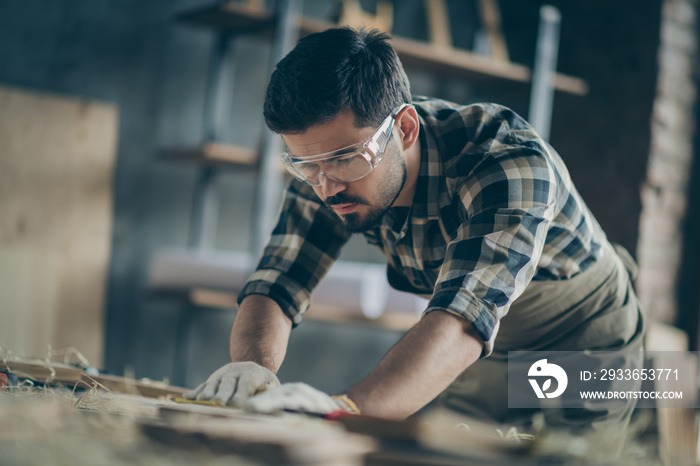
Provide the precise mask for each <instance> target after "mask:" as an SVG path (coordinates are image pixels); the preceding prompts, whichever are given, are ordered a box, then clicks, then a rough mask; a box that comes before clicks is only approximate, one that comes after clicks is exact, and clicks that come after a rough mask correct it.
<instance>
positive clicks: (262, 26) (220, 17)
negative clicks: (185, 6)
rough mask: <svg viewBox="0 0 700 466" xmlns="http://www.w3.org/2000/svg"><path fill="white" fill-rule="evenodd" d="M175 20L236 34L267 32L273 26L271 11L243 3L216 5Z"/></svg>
mask: <svg viewBox="0 0 700 466" xmlns="http://www.w3.org/2000/svg"><path fill="white" fill-rule="evenodd" d="M176 19H177V20H178V21H181V22H184V23H189V24H192V25H196V26H204V27H214V28H217V29H222V30H226V31H231V32H238V33H255V32H262V31H269V30H271V29H272V28H273V27H274V25H275V14H274V13H273V12H272V11H270V10H267V9H260V8H254V7H251V6H250V5H248V4H247V3H243V2H224V3H216V4H214V5H210V6H206V7H203V8H197V9H195V10H192V11H188V12H187V13H182V14H179V15H177V17H176Z"/></svg>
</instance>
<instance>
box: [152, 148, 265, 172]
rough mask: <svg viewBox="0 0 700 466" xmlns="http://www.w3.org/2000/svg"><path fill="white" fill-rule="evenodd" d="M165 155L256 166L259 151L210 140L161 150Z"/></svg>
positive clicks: (240, 165)
mask: <svg viewBox="0 0 700 466" xmlns="http://www.w3.org/2000/svg"><path fill="white" fill-rule="evenodd" d="M161 154H162V155H163V157H165V158H168V159H172V160H179V161H189V162H196V163H204V164H215V165H228V166H239V167H256V166H257V164H258V153H257V151H255V150H253V149H249V148H246V147H241V146H236V145H233V144H224V143H220V142H208V143H205V144H202V145H198V146H184V147H172V148H168V149H164V150H163V151H161Z"/></svg>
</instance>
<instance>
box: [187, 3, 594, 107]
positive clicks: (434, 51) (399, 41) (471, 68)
mask: <svg viewBox="0 0 700 466" xmlns="http://www.w3.org/2000/svg"><path fill="white" fill-rule="evenodd" d="M177 19H178V20H180V21H183V22H187V23H190V24H196V25H199V26H207V27H213V28H217V29H223V30H227V31H235V32H239V33H251V32H260V31H269V30H270V29H271V28H272V27H273V25H274V23H275V15H274V13H272V12H271V11H270V10H260V9H257V8H251V7H250V6H248V5H247V4H246V3H242V2H224V3H218V4H214V5H211V6H207V7H204V8H199V9H197V10H193V11H190V12H187V13H184V14H181V15H179V16H178V17H177ZM336 26H337V25H336V24H334V23H331V22H329V21H322V20H317V19H312V18H301V20H300V22H299V29H300V31H301V34H302V35H308V34H311V33H313V32H321V31H325V30H326V29H328V28H331V27H336ZM391 43H392V45H393V46H394V48H395V49H396V51H397V52H398V54H399V57H400V58H401V61H402V62H403V63H404V64H405V65H408V66H415V67H422V68H425V69H427V70H428V71H430V72H433V73H438V74H442V75H445V76H451V77H457V78H465V79H468V80H469V81H470V82H477V83H498V82H500V83H520V84H528V83H530V79H531V76H532V72H531V70H530V68H529V67H527V66H524V65H520V64H517V63H512V62H506V61H499V60H493V59H491V58H488V57H484V56H481V55H477V54H475V53H472V52H469V51H467V50H461V49H455V48H448V47H438V46H435V45H432V44H430V43H428V42H421V41H417V40H413V39H407V38H403V37H394V38H393V39H392V41H391ZM554 88H555V89H556V90H558V91H561V92H566V93H569V94H574V95H586V94H587V93H588V84H586V82H585V81H584V80H582V79H579V78H575V77H572V76H567V75H564V74H561V73H557V74H555V77H554Z"/></svg>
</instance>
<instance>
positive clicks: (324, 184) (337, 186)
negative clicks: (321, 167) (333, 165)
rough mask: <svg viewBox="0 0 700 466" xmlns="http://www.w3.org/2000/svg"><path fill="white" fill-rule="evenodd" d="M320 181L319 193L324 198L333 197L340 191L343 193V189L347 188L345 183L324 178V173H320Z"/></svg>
mask: <svg viewBox="0 0 700 466" xmlns="http://www.w3.org/2000/svg"><path fill="white" fill-rule="evenodd" d="M320 181H321V192H322V193H323V195H324V197H331V196H334V195H336V194H338V193H339V192H340V191H344V190H345V188H347V187H348V185H347V183H343V182H342V181H335V180H333V179H331V178H328V176H326V174H325V173H321V175H320Z"/></svg>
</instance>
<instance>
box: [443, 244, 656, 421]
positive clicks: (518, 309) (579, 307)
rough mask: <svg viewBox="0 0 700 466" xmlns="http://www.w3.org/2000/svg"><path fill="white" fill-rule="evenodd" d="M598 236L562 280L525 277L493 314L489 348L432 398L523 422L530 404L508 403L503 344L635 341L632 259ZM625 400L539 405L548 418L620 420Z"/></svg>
mask: <svg viewBox="0 0 700 466" xmlns="http://www.w3.org/2000/svg"><path fill="white" fill-rule="evenodd" d="M616 248H619V249H618V250H619V251H620V253H619V254H618V252H617V251H616V249H614V248H613V247H612V246H611V245H610V244H609V243H607V242H606V243H605V244H604V246H603V249H602V251H601V256H600V258H599V260H598V261H597V262H596V263H595V264H593V265H592V266H590V267H589V268H588V269H587V270H586V271H584V272H582V273H579V274H578V275H576V276H574V277H573V278H571V279H568V280H559V281H544V282H539V281H532V282H531V283H530V285H529V286H528V287H527V289H526V290H525V292H524V293H523V294H522V296H520V297H519V298H518V299H517V300H516V301H515V302H513V304H512V306H511V308H510V310H509V312H508V314H507V315H506V316H505V317H504V318H503V319H501V326H500V330H499V332H498V334H497V336H496V340H495V343H494V351H493V354H492V355H491V356H489V357H488V358H485V359H481V360H479V361H477V362H476V363H474V364H473V365H472V366H470V367H469V368H468V369H467V370H466V371H464V372H463V373H462V374H461V375H460V376H459V377H458V378H457V379H456V380H455V381H454V382H453V383H452V385H450V386H449V387H448V388H447V389H446V390H445V392H444V393H443V394H442V395H441V396H440V398H439V400H438V402H439V403H440V404H442V405H444V406H446V407H448V408H450V409H454V410H457V411H459V412H462V413H464V414H467V415H469V416H472V417H476V418H481V419H485V420H490V421H495V422H498V423H502V424H509V425H515V426H524V428H527V426H528V422H529V421H530V420H531V419H532V416H533V414H534V413H536V412H538V410H534V409H508V387H507V367H508V361H507V357H508V351H516V350H522V351H576V350H585V349H588V350H620V349H625V350H630V351H639V350H641V349H642V347H643V338H644V318H643V315H642V313H641V311H640V309H639V306H638V303H637V298H636V296H635V294H634V290H633V289H632V284H631V280H630V276H631V275H632V274H633V273H634V272H633V266H634V263H633V261H632V260H631V257H630V256H629V253H627V251H625V250H624V248H621V247H618V246H616ZM633 409H634V403H630V405H629V406H626V407H624V408H622V409H619V410H617V411H614V412H612V411H609V410H608V411H605V410H603V411H589V410H585V409H572V408H568V409H560V410H556V411H555V410H548V409H544V410H543V412H544V415H545V419H546V422H547V424H548V425H550V426H553V425H555V426H570V427H581V428H588V427H599V426H603V425H606V424H609V423H610V422H618V423H619V422H622V423H623V424H624V423H627V422H628V421H629V417H630V415H631V412H632V410H633Z"/></svg>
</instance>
